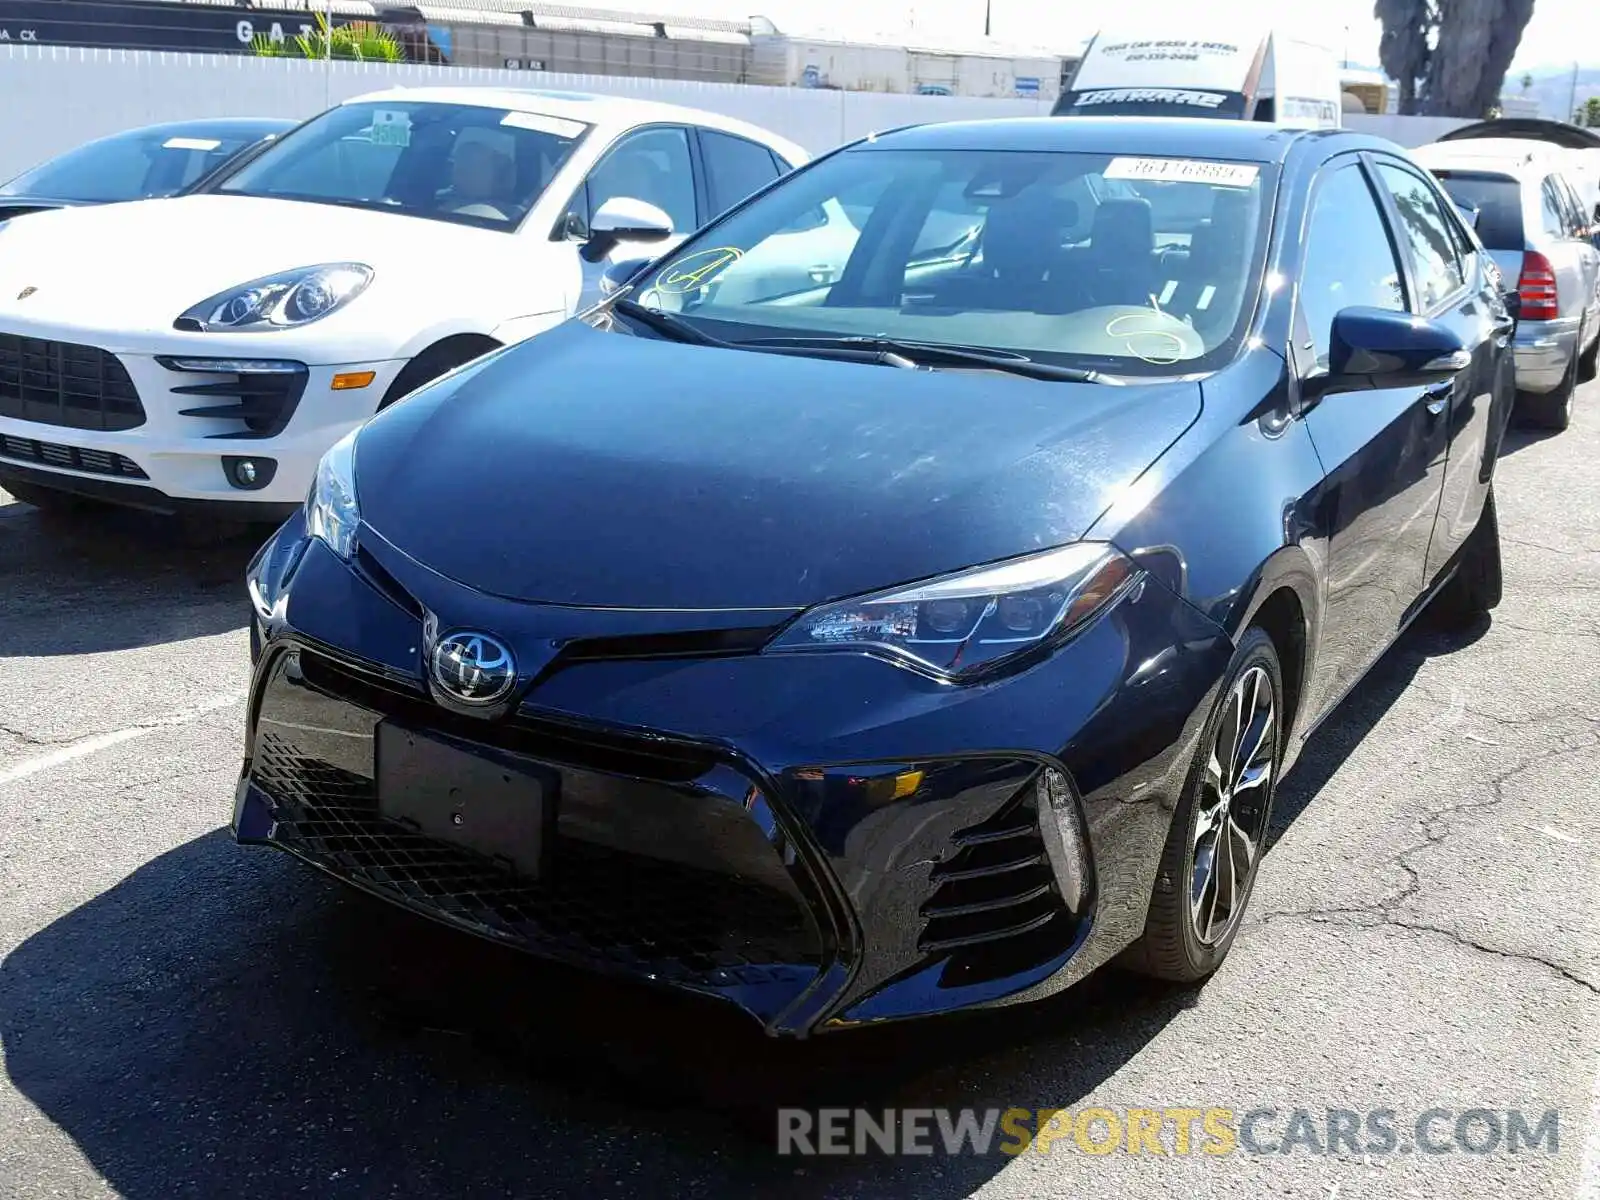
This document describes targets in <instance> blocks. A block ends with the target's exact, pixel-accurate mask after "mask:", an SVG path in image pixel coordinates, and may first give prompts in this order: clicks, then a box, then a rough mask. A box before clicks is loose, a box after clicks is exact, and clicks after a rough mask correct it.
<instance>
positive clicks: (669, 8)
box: [604, 0, 1600, 72]
mask: <svg viewBox="0 0 1600 1200" xmlns="http://www.w3.org/2000/svg"><path fill="white" fill-rule="evenodd" d="M604 2H605V3H606V4H607V6H614V7H619V8H621V7H629V8H646V7H648V8H649V9H650V10H651V11H655V12H680V13H686V14H687V13H695V14H697V15H700V16H706V17H721V18H725V19H734V20H742V19H744V18H746V17H749V16H751V15H753V14H755V15H760V16H765V17H768V18H770V19H771V20H772V21H773V22H774V23H775V24H776V25H777V26H778V28H780V29H784V30H804V31H807V32H817V31H819V29H821V28H826V29H828V30H829V31H830V32H836V33H838V34H840V35H843V36H846V37H849V36H853V35H863V34H870V33H885V34H903V33H905V32H907V31H911V32H912V33H913V34H915V33H923V34H925V35H926V36H928V37H930V38H933V37H936V38H939V39H940V40H941V41H942V40H944V39H947V38H950V37H961V36H964V35H967V34H971V35H973V36H981V35H982V33H983V17H984V5H985V2H986V0H834V4H836V5H837V7H836V8H834V9H833V13H832V14H829V15H828V17H827V18H826V19H824V18H823V17H821V16H819V14H823V13H828V10H829V8H830V7H832V6H830V5H829V4H827V3H826V2H824V3H822V4H819V3H817V0H649V2H648V3H646V2H645V0H633V3H629V4H623V3H619V2H617V0H604ZM987 2H988V3H989V4H991V5H992V26H991V27H992V30H993V34H994V36H995V37H996V38H1000V39H1003V40H1005V41H1007V42H1012V43H1016V44H1018V45H1026V46H1029V47H1035V46H1037V47H1039V48H1041V49H1049V50H1055V51H1058V52H1059V51H1071V50H1073V49H1076V47H1077V46H1078V45H1080V44H1081V43H1082V42H1083V40H1084V39H1086V38H1088V37H1089V36H1091V35H1092V34H1093V33H1094V32H1095V29H1096V27H1097V24H1098V17H1097V16H1096V9H1097V8H1098V5H1095V4H1091V3H1082V2H1074V0H1065V2H1061V0H1058V2H1057V3H1056V4H1055V5H1046V4H1041V3H1040V0H987ZM1286 7H1290V8H1293V7H1298V6H1296V5H1294V4H1293V3H1292V0H1291V2H1290V3H1289V4H1286V3H1285V0H1189V2H1188V3H1184V2H1183V0H1119V2H1118V4H1117V5H1116V9H1117V13H1118V16H1119V21H1118V23H1119V24H1121V23H1123V21H1124V20H1126V21H1128V22H1133V23H1138V24H1146V23H1148V24H1150V25H1152V26H1159V25H1160V23H1161V21H1162V20H1163V18H1166V17H1169V16H1171V15H1174V14H1185V15H1190V16H1199V15H1202V14H1204V13H1206V12H1207V11H1208V10H1209V11H1214V12H1216V13H1218V14H1219V15H1220V14H1222V13H1224V12H1226V13H1228V14H1229V16H1230V18H1232V19H1236V20H1258V21H1260V22H1262V23H1268V22H1271V21H1272V20H1273V19H1274V17H1280V19H1281V14H1282V12H1283V10H1284V9H1285V8H1286ZM1309 7H1311V6H1310V5H1307V8H1309ZM1314 7H1315V11H1316V13H1317V16H1316V17H1315V18H1314V20H1315V25H1314V26H1312V25H1310V21H1311V20H1313V18H1308V17H1300V18H1298V19H1297V20H1296V21H1295V24H1296V26H1297V27H1302V28H1307V27H1310V28H1315V29H1316V31H1317V32H1319V33H1320V34H1321V37H1320V38H1319V40H1320V41H1323V42H1324V43H1327V44H1330V45H1333V46H1335V47H1341V48H1342V47H1343V46H1344V45H1346V44H1348V46H1349V54H1348V57H1349V58H1350V59H1351V60H1352V61H1354V62H1360V63H1366V64H1369V65H1376V64H1377V60H1378V33H1379V29H1378V23H1377V21H1376V20H1375V19H1374V18H1373V16H1372V0H1316V3H1315V6H1314ZM1302 11H1305V10H1304V9H1302ZM834 14H837V15H834ZM819 22H823V23H822V24H820V25H819ZM1575 47H1579V48H1581V54H1580V57H1581V58H1582V59H1583V60H1584V65H1585V66H1597V65H1600V7H1597V6H1596V5H1595V3H1594V0H1536V3H1535V5H1534V12H1533V20H1532V21H1531V22H1530V23H1529V25H1528V28H1527V29H1526V30H1525V31H1524V33H1523V36H1522V45H1521V47H1520V49H1519V51H1518V55H1517V60H1516V63H1515V64H1514V66H1513V68H1512V69H1513V71H1517V72H1521V71H1524V70H1540V69H1541V68H1544V69H1556V68H1561V67H1566V68H1570V67H1571V66H1572V62H1573V53H1574V48H1575Z"/></svg>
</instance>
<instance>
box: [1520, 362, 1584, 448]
mask: <svg viewBox="0 0 1600 1200" xmlns="http://www.w3.org/2000/svg"><path fill="white" fill-rule="evenodd" d="M1578 360H1579V355H1578V353H1577V347H1573V354H1572V362H1571V363H1570V364H1569V365H1568V367H1567V373H1566V374H1565V375H1564V376H1562V379H1561V383H1560V385H1559V386H1557V388H1556V390H1555V391H1553V392H1543V393H1540V392H1519V393H1518V394H1517V418H1518V421H1519V423H1520V424H1523V425H1526V426H1530V427H1531V428H1534V429H1548V430H1550V431H1551V432H1552V433H1560V432H1561V431H1562V430H1563V429H1566V428H1567V427H1568V426H1569V425H1571V424H1572V397H1573V394H1574V393H1575V392H1576V391H1577V390H1578V370H1579V362H1578Z"/></svg>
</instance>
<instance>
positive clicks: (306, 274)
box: [176, 262, 372, 333]
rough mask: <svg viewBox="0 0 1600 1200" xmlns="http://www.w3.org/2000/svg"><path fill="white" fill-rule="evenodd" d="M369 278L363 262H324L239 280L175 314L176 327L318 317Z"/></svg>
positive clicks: (274, 323) (273, 324) (286, 325)
mask: <svg viewBox="0 0 1600 1200" xmlns="http://www.w3.org/2000/svg"><path fill="white" fill-rule="evenodd" d="M371 282H372V268H371V267H369V266H366V265H365V264H363V263H353V262H346V263H324V264H322V265H321V266H317V267H300V268H299V269H297V270H294V271H284V272H283V273H282V274H281V275H268V276H267V277H266V278H265V279H257V280H254V281H253V282H250V283H246V284H241V285H240V286H239V287H236V288H230V289H229V290H228V291H226V292H219V293H218V294H217V295H215V296H212V297H211V298H210V299H209V300H202V301H201V302H200V303H199V304H196V305H195V306H194V307H193V308H191V309H190V310H189V311H188V312H186V313H184V314H183V315H182V316H181V317H179V318H178V320H177V322H176V324H177V327H178V328H179V329H190V330H195V329H198V330H200V331H201V332H211V331H213V330H223V331H228V332H238V333H255V332H261V331H263V330H273V329H293V328H294V327H295V326H297V325H309V324H310V323H311V322H312V321H320V320H321V319H322V318H323V317H325V316H327V315H328V314H329V313H332V312H336V311H338V310H339V309H340V308H342V307H344V306H345V305H346V304H348V303H350V301H352V300H354V299H355V298H356V297H357V296H359V295H360V294H361V293H362V292H363V291H365V290H366V287H367V285H368V284H369V283H371Z"/></svg>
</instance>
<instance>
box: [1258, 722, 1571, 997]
mask: <svg viewBox="0 0 1600 1200" xmlns="http://www.w3.org/2000/svg"><path fill="white" fill-rule="evenodd" d="M1424 694H1426V693H1424ZM1463 711H1467V712H1471V711H1473V710H1471V709H1466V708H1463ZM1474 715H1480V716H1483V717H1485V719H1487V720H1489V721H1491V722H1494V723H1498V724H1517V725H1521V724H1528V723H1531V719H1524V718H1518V719H1516V720H1508V719H1506V718H1500V717H1495V716H1493V715H1490V714H1476V713H1475V714H1474ZM1561 715H1571V716H1581V714H1575V713H1571V714H1569V713H1563V714H1561ZM1582 719H1583V720H1586V721H1594V720H1595V718H1593V717H1587V716H1584V717H1583V718H1582ZM1596 747H1600V733H1595V734H1591V735H1589V736H1587V737H1584V738H1583V739H1582V740H1580V741H1578V742H1577V743H1576V744H1571V745H1560V746H1556V747H1552V748H1550V749H1549V750H1547V751H1543V752H1539V753H1535V754H1534V755H1533V756H1532V757H1531V758H1529V759H1528V760H1527V761H1525V762H1522V763H1519V764H1518V765H1517V766H1515V767H1511V768H1509V769H1507V770H1505V771H1503V772H1501V773H1500V774H1499V775H1495V776H1493V777H1491V778H1490V779H1489V780H1488V781H1487V788H1488V791H1489V795H1488V796H1487V797H1486V798H1485V797H1482V796H1477V797H1474V798H1470V799H1464V800H1460V801H1457V802H1456V803H1453V804H1446V805H1444V806H1442V807H1439V808H1434V809H1430V810H1428V811H1427V812H1426V813H1425V814H1424V815H1423V816H1422V818H1421V820H1420V822H1419V824H1420V825H1421V827H1422V840H1421V841H1416V842H1413V843H1412V844H1410V845H1409V846H1406V847H1405V848H1404V849H1402V850H1400V851H1398V852H1397V853H1395V854H1393V855H1392V856H1390V858H1389V859H1388V860H1387V861H1386V865H1388V866H1393V867H1398V868H1399V869H1400V870H1401V871H1403V872H1405V883H1404V884H1403V885H1402V886H1401V887H1400V888H1398V889H1396V890H1395V891H1392V892H1390V893H1389V894H1388V895H1386V896H1383V897H1380V898H1379V899H1377V900H1374V901H1372V902H1370V903H1368V904H1358V905H1344V906H1338V907H1327V908H1307V909H1283V910H1277V911H1269V912H1265V913H1262V914H1261V915H1260V916H1259V917H1258V918H1256V919H1255V920H1254V921H1252V922H1250V924H1255V925H1267V924H1270V923H1272V922H1273V921H1281V920H1300V921H1312V922H1315V923H1317V924H1330V925H1344V926H1348V927H1350V928H1364V929H1376V928H1390V929H1403V930H1407V931H1409V932H1412V933H1426V934H1434V935H1436V936H1439V937H1444V938H1448V939H1450V940H1451V941H1453V942H1456V943H1457V944H1459V945H1462V946H1465V947H1466V948H1467V949H1469V950H1476V951H1479V952H1481V953H1483V954H1488V955H1493V956H1494V957H1497V958H1507V959H1516V960H1519V961H1522V962H1527V963H1534V964H1537V965H1539V966H1543V967H1546V968H1548V969H1549V970H1551V971H1553V972H1555V973H1556V974H1557V975H1559V976H1560V977H1561V978H1563V979H1565V980H1567V981H1569V982H1571V983H1575V984H1577V985H1578V986H1579V987H1582V988H1584V989H1586V990H1587V991H1590V992H1592V993H1594V994H1595V995H1597V996H1600V983H1596V982H1594V981H1592V980H1589V979H1586V978H1584V977H1583V976H1582V975H1579V974H1577V973H1576V972H1574V971H1573V970H1572V969H1571V968H1570V967H1567V966H1565V965H1563V964H1562V963H1559V962H1556V961H1555V960H1553V959H1550V958H1546V957H1544V956H1542V955H1539V954H1535V953H1533V952H1531V951H1521V950H1508V949H1505V948H1504V947H1499V946H1491V945H1488V944H1486V943H1484V942H1480V941H1478V940H1477V939H1475V938H1473V937H1471V936H1469V935H1468V934H1466V933H1463V932H1462V931H1460V930H1458V929H1450V928H1446V927H1444V926H1440V925H1432V924H1428V923H1426V922H1423V921H1414V920H1409V919H1407V918H1406V917H1405V915H1404V913H1402V912H1401V910H1402V909H1403V908H1405V906H1406V905H1408V904H1409V903H1410V902H1411V901H1412V900H1413V899H1414V898H1415V897H1416V896H1417V895H1418V893H1420V892H1421V890H1422V885H1423V872H1422V870H1421V868H1419V867H1417V866H1415V865H1414V864H1413V863H1412V862H1411V859H1412V857H1413V856H1414V855H1417V854H1420V853H1422V852H1423V851H1424V850H1428V849H1431V848H1432V847H1434V846H1439V845H1442V844H1443V843H1445V842H1447V841H1448V840H1449V839H1450V837H1451V836H1452V834H1453V833H1454V832H1455V831H1454V830H1453V829H1451V828H1449V825H1450V819H1451V818H1452V817H1455V816H1458V815H1460V814H1462V813H1469V812H1476V811H1479V810H1482V809H1489V808H1495V807H1497V806H1499V805H1500V804H1502V803H1504V802H1505V800H1506V799H1507V796H1506V791H1505V789H1506V785H1507V784H1508V783H1509V782H1510V781H1511V780H1513V779H1515V778H1516V777H1517V776H1518V775H1521V774H1522V773H1523V772H1525V771H1530V770H1532V769H1534V768H1535V767H1540V766H1546V765H1548V764H1549V763H1550V762H1551V761H1552V760H1554V759H1557V758H1563V757H1566V756H1567V755H1570V754H1579V753H1582V752H1585V751H1589V750H1593V749H1595V748H1596Z"/></svg>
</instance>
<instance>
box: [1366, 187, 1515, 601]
mask: <svg viewBox="0 0 1600 1200" xmlns="http://www.w3.org/2000/svg"><path fill="white" fill-rule="evenodd" d="M1373 162H1374V165H1375V166H1376V168H1377V176H1378V180H1379V182H1380V184H1381V185H1382V189H1381V190H1382V192H1383V193H1384V196H1385V199H1386V200H1387V202H1388V205H1389V211H1390V214H1391V216H1392V220H1393V223H1394V228H1395V231H1396V232H1397V233H1398V234H1399V235H1400V239H1399V240H1400V244H1401V250H1402V253H1403V255H1404V257H1405V259H1406V261H1407V263H1408V265H1409V266H1410V273H1411V279H1412V282H1413V284H1414V287H1413V288H1412V295H1411V311H1412V312H1414V313H1416V314H1417V315H1418V316H1424V317H1429V318H1431V319H1432V320H1435V321H1438V322H1440V323H1441V324H1444V325H1448V326H1449V327H1450V328H1451V329H1452V330H1453V331H1454V332H1455V334H1456V336H1457V337H1459V338H1460V339H1461V341H1462V343H1463V344H1464V345H1465V346H1466V347H1467V349H1468V350H1469V351H1470V352H1471V354H1472V365H1471V366H1470V367H1468V368H1467V369H1466V370H1464V371H1462V372H1461V373H1460V374H1459V375H1457V376H1456V378H1455V379H1454V380H1451V381H1449V382H1448V383H1441V384H1438V385H1436V386H1435V387H1434V388H1432V389H1429V391H1430V395H1431V399H1430V400H1429V402H1428V404H1429V411H1430V413H1431V412H1433V411H1434V410H1436V409H1442V411H1441V412H1440V413H1439V417H1440V419H1441V421H1442V422H1443V423H1444V424H1446V425H1447V426H1448V429H1449V455H1448V462H1447V463H1446V464H1444V487H1443V494H1442V496H1441V497H1440V501H1439V516H1438V520H1437V521H1436V522H1435V524H1434V530H1433V538H1432V541H1431V543H1430V545H1429V548H1428V565H1427V575H1426V581H1427V582H1428V583H1431V582H1432V581H1433V580H1434V579H1436V578H1437V577H1438V575H1439V573H1440V572H1441V571H1443V570H1444V568H1445V567H1446V566H1447V565H1448V564H1449V562H1450V560H1451V559H1452V558H1453V557H1454V556H1455V555H1456V553H1457V552H1458V551H1459V550H1460V549H1461V547H1462V545H1463V544H1465V542H1466V540H1467V538H1468V537H1469V536H1471V534H1472V530H1473V528H1474V527H1475V526H1476V525H1477V523H1478V516H1479V514H1480V513H1481V512H1482V511H1483V502H1484V498H1485V496H1486V495H1487V493H1488V490H1489V481H1490V479H1491V478H1492V477H1493V472H1494V460H1495V457H1496V455H1497V454H1498V452H1499V443H1500V432H1501V430H1502V429H1504V427H1505V422H1506V419H1507V417H1508V416H1509V415H1510V414H1509V412H1508V405H1509V402H1510V399H1511V395H1510V390H1509V386H1508V383H1509V381H1507V380H1505V379H1502V378H1497V374H1498V372H1499V371H1500V369H1501V366H1502V363H1503V361H1504V356H1503V354H1502V347H1504V345H1505V343H1506V340H1507V339H1508V338H1509V337H1510V335H1511V321H1510V318H1509V317H1508V316H1507V315H1506V313H1505V311H1504V308H1503V306H1502V305H1501V303H1500V301H1499V300H1498V298H1495V297H1493V296H1492V292H1493V289H1492V288H1488V287H1485V286H1484V284H1483V279H1482V276H1481V274H1480V272H1481V271H1482V269H1483V268H1482V265H1481V264H1480V263H1479V262H1478V253H1477V249H1476V247H1474V246H1473V245H1472V243H1471V241H1470V239H1468V238H1467V237H1466V235H1465V233H1464V232H1463V231H1462V229H1461V225H1460V222H1459V220H1458V218H1457V217H1456V216H1455V213H1454V209H1455V205H1454V204H1452V203H1450V202H1449V200H1448V199H1447V198H1446V197H1444V196H1443V195H1441V194H1440V192H1439V189H1438V188H1437V187H1436V186H1435V185H1433V184H1432V183H1430V182H1429V181H1428V180H1427V178H1426V177H1425V176H1424V175H1423V174H1422V172H1420V171H1418V170H1417V169H1416V168H1415V167H1413V166H1411V165H1410V164H1409V163H1404V162H1401V161H1400V160H1398V159H1392V158H1388V157H1386V156H1376V157H1375V158H1374V160H1373ZM1497 398H1498V400H1499V406H1498V407H1497V406H1496V399H1497Z"/></svg>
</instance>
